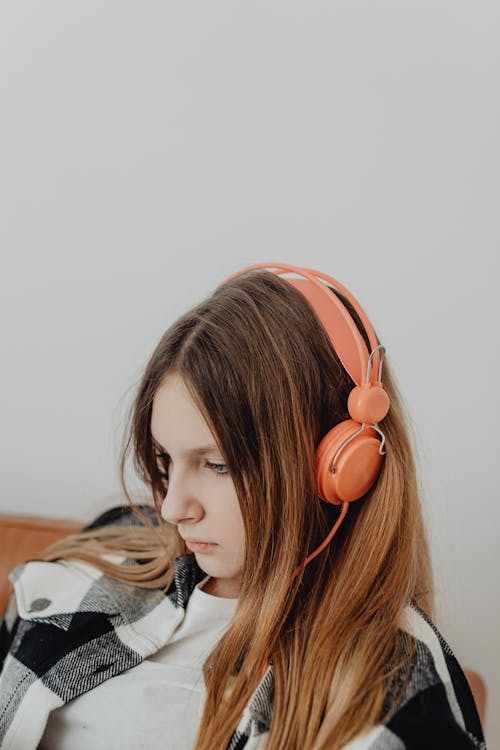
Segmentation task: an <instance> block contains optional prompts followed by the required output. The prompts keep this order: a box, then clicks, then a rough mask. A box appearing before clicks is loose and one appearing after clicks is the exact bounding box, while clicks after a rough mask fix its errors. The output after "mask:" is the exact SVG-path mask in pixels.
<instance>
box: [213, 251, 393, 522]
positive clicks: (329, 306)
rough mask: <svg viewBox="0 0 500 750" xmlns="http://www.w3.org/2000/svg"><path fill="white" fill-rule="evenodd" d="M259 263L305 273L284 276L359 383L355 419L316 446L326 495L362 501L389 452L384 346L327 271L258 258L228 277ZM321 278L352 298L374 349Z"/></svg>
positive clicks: (352, 400)
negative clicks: (385, 429)
mask: <svg viewBox="0 0 500 750" xmlns="http://www.w3.org/2000/svg"><path fill="white" fill-rule="evenodd" d="M259 268H260V269H263V268H266V269H267V270H269V271H271V272H272V273H275V274H276V275H278V276H279V275H281V274H285V273H295V274H296V275H298V276H301V277H302V278H300V279H296V278H286V279H285V281H287V282H288V283H289V284H291V285H292V286H293V287H295V289H298V291H299V292H301V293H302V294H303V295H304V297H305V298H306V300H307V301H308V302H309V304H310V306H311V307H312V308H313V310H314V312H315V313H316V315H317V317H318V318H319V321H320V323H321V325H322V326H323V328H324V329H325V331H326V333H327V334H328V337H329V339H330V341H331V343H332V346H333V348H334V349H335V351H336V353H337V355H338V357H339V359H340V361H341V363H342V365H343V367H344V369H345V370H346V371H347V373H348V374H349V375H350V376H351V378H352V380H353V381H354V383H355V384H356V385H355V387H354V388H353V389H352V391H351V392H350V393H349V398H348V401H347V409H348V411H349V415H350V417H351V419H347V420H345V421H343V422H340V423H338V424H337V425H335V426H334V427H333V429H331V430H330V431H329V432H327V434H326V435H325V436H324V437H323V439H322V440H321V442H320V443H319V445H318V446H317V448H316V452H315V465H316V489H317V493H318V495H319V497H320V498H321V499H322V500H324V501H325V502H327V503H332V504H334V505H344V504H345V503H350V502H352V501H353V500H358V499H359V498H360V497H362V496H363V495H365V494H366V492H368V490H369V489H370V488H371V487H372V486H373V485H374V484H375V482H376V480H377V478H378V476H379V473H380V470H381V468H382V461H383V456H384V455H385V451H384V445H385V436H384V434H383V432H382V431H381V430H380V428H379V426H378V423H379V422H380V421H381V420H382V419H384V417H385V416H386V415H387V412H388V411H389V405H390V401H389V396H388V395H387V393H386V392H385V390H384V387H383V385H382V382H381V376H382V364H383V360H384V355H385V349H384V347H383V346H381V345H380V344H379V343H378V340H377V336H376V335H375V331H374V330H373V328H372V325H371V323H370V321H369V320H368V317H367V316H366V314H365V313H364V311H363V309H362V307H361V305H360V304H359V302H358V301H357V300H356V299H355V297H353V295H352V294H351V293H350V292H349V291H348V290H347V289H346V288H345V287H344V286H342V284H340V283H339V282H338V281H336V280H335V279H333V278H332V277H331V276H328V275H327V274H325V273H321V272H320V271H315V270H313V269H310V268H300V267H298V266H292V265H288V264H285V263H272V264H269V263H255V264H253V265H250V266H247V267H245V268H243V269H242V270H241V271H237V272H236V273H234V274H232V275H231V276H229V277H228V278H227V279H226V281H229V280H230V279H234V278H236V277H237V276H241V275H242V274H244V273H247V272H248V271H253V270H256V269H259ZM320 279H321V280H322V281H325V282H327V283H328V284H330V285H331V286H332V287H333V288H334V289H335V290H336V291H338V292H340V293H341V294H342V295H343V296H344V297H345V299H347V300H348V301H349V302H350V303H351V305H352V306H353V308H354V310H355V311H356V312H357V314H358V315H359V318H360V320H361V322H362V324H363V327H364V329H365V331H366V334H367V336H368V340H369V342H370V348H371V352H370V353H368V351H367V348H366V344H365V341H364V339H363V338H362V336H361V334H360V332H359V330H358V327H357V326H356V323H355V322H354V320H353V318H352V317H351V315H350V313H349V311H348V310H347V308H346V307H345V305H344V304H343V303H342V302H341V300H340V299H339V298H338V297H337V295H336V294H333V293H332V291H331V289H329V288H328V287H327V286H326V284H324V283H322V281H320ZM345 510H347V507H345Z"/></svg>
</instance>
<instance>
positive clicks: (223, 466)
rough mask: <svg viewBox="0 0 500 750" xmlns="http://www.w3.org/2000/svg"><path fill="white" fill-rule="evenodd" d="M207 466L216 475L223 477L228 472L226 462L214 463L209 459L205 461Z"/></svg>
mask: <svg viewBox="0 0 500 750" xmlns="http://www.w3.org/2000/svg"><path fill="white" fill-rule="evenodd" d="M207 466H208V467H209V468H210V469H211V470H212V471H213V472H214V474H215V475H216V476H218V477H225V476H227V475H228V474H229V472H228V470H227V466H226V464H214V463H212V462H211V461H207ZM219 469H222V471H219Z"/></svg>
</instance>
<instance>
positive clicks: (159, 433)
mask: <svg viewBox="0 0 500 750" xmlns="http://www.w3.org/2000/svg"><path fill="white" fill-rule="evenodd" d="M150 431H151V435H152V438H153V440H154V441H155V443H156V444H157V445H158V446H159V447H162V448H165V449H168V450H170V449H171V450H172V451H173V450H177V451H178V452H179V453H192V452H194V451H198V452H200V450H201V448H203V449H207V448H208V447H215V448H217V446H216V441H215V439H214V436H213V435H212V432H211V430H210V428H209V426H208V424H207V423H206V421H205V418H204V417H203V415H202V413H201V412H200V410H199V408H198V406H197V405H196V403H195V402H194V400H193V398H192V396H191V395H190V393H189V391H188V390H187V388H186V386H185V384H184V382H183V380H182V378H180V377H179V376H178V375H175V376H174V375H172V376H169V378H168V379H167V380H165V382H164V383H163V384H162V385H161V386H160V387H159V388H158V390H157V391H156V393H155V396H154V398H153V406H152V411H151V423H150Z"/></svg>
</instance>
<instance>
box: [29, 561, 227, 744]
mask: <svg viewBox="0 0 500 750" xmlns="http://www.w3.org/2000/svg"><path fill="white" fill-rule="evenodd" d="M208 580H209V576H207V577H206V578H204V579H203V580H202V581H200V583H198V584H197V585H196V587H195V588H194V590H193V593H192V594H191V596H190V598H189V601H188V604H187V608H186V613H185V616H184V619H183V620H182V622H181V623H180V625H179V626H178V627H177V629H176V630H175V632H174V634H173V636H172V637H171V638H170V640H169V642H168V644H166V645H165V646H163V648H161V649H160V650H159V651H157V652H156V653H155V654H153V655H152V656H150V657H148V658H147V659H145V660H144V661H143V662H141V663H140V664H138V665H137V666H136V667H133V668H132V669H128V670H126V671H125V672H122V673H121V674H119V675H117V676H116V677H111V678H110V679H108V680H106V681H105V682H103V683H102V684H101V685H98V686H97V687H96V688H94V689H93V690H89V691H88V692H87V693H84V694H83V695H80V696H78V697H77V698H75V699H74V700H72V701H70V702H69V703H67V704H66V705H64V706H61V708H57V709H55V710H54V711H52V713H51V714H50V715H49V720H48V723H47V726H46V728H45V732H44V734H43V737H42V739H41V742H40V744H39V745H38V750H89V748H92V750H123V749H124V748H134V750H169V749H170V748H172V750H192V747H193V744H194V738H195V736H196V732H197V730H198V725H199V721H200V718H201V713H202V709H203V703H204V699H205V685H204V682H203V674H202V665H203V662H204V661H205V659H206V657H207V656H208V654H209V653H210V651H211V650H212V648H213V647H214V646H215V644H216V643H217V641H218V640H219V638H220V637H221V636H222V634H223V633H224V631H225V630H226V628H227V626H228V624H229V622H230V620H231V618H232V616H233V614H234V612H235V610H236V606H237V604H238V600H237V599H223V598H222V597H218V596H212V595H211V594H207V593H205V591H203V590H202V587H203V586H204V585H205V584H206V583H207V581H208Z"/></svg>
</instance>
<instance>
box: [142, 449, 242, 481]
mask: <svg viewBox="0 0 500 750" xmlns="http://www.w3.org/2000/svg"><path fill="white" fill-rule="evenodd" d="M156 464H157V467H158V472H159V474H160V476H161V478H162V479H167V480H168V467H169V464H170V456H168V455H167V454H166V453H156ZM205 466H206V467H207V468H208V469H210V471H212V472H213V473H214V474H215V476H217V477H226V476H228V474H229V472H228V470H227V466H226V464H216V463H213V462H212V461H206V463H205Z"/></svg>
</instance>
